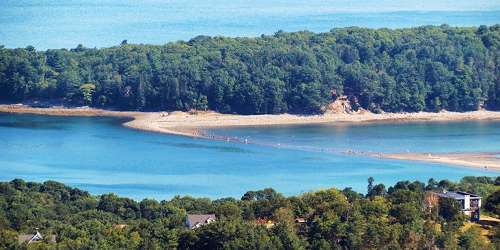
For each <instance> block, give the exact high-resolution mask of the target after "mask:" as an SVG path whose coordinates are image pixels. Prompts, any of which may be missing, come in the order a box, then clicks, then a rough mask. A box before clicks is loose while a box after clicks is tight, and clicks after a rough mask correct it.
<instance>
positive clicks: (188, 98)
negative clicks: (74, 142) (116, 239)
mask: <svg viewBox="0 0 500 250" xmlns="http://www.w3.org/2000/svg"><path fill="white" fill-rule="evenodd" d="M499 46H500V26H499V25H494V26H490V27H487V26H481V27H479V28H454V27H450V26H446V25H443V26H439V27H436V26H424V27H417V28H408V29H396V30H389V29H364V28H336V29H332V30H331V31H330V32H326V33H318V34H314V33H311V32H307V31H304V32H294V33H286V32H277V33H276V34H274V35H272V36H261V37H259V38H226V37H206V36H199V37H195V38H193V39H191V40H190V41H187V42H185V41H180V42H172V43H168V44H166V45H162V46H154V45H134V44H128V43H127V41H126V40H124V41H123V42H122V43H121V45H120V46H115V47H111V48H103V49H95V48H94V49H91V48H85V47H83V46H82V45H79V46H78V47H77V48H74V49H70V50H67V49H56V50H47V51H36V50H35V49H34V48H33V47H27V48H24V49H23V48H18V49H7V48H4V47H0V101H23V100H29V99H31V98H48V99H56V98H58V99H64V100H66V101H67V102H68V103H70V104H89V105H93V106H98V107H112V108H120V109H125V110H191V109H198V110H205V109H211V110H215V111H219V112H224V113H240V114H266V113H283V112H291V113H319V112H322V111H323V110H324V108H325V106H326V105H327V104H328V103H329V102H331V101H333V100H334V99H335V98H336V97H338V96H341V95H347V96H348V97H349V98H350V100H352V101H353V102H354V103H353V106H354V107H362V108H365V109H368V110H371V111H373V112H381V111H388V112H400V111H409V112H416V111H423V110H426V111H439V110H442V109H446V110H451V111H468V110H477V109H479V108H483V107H486V108H489V109H500V78H499V77H500V76H499V74H498V69H499V65H498V62H499V60H498V54H499ZM89 82H91V83H92V84H93V85H94V86H95V87H91V85H87V84H86V83H89Z"/></svg>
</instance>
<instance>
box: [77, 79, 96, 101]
mask: <svg viewBox="0 0 500 250" xmlns="http://www.w3.org/2000/svg"><path fill="white" fill-rule="evenodd" d="M94 92H95V85H94V84H92V83H86V84H83V85H82V86H80V94H81V95H82V100H83V104H85V105H89V104H92V97H93V94H94Z"/></svg>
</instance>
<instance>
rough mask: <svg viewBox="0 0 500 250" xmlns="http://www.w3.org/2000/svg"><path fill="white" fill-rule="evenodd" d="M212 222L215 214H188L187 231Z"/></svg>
mask: <svg viewBox="0 0 500 250" xmlns="http://www.w3.org/2000/svg"><path fill="white" fill-rule="evenodd" d="M214 221H215V214H188V215H187V218H186V226H187V227H188V228H189V229H195V228H199V227H201V226H203V225H207V224H210V223H212V222H214Z"/></svg>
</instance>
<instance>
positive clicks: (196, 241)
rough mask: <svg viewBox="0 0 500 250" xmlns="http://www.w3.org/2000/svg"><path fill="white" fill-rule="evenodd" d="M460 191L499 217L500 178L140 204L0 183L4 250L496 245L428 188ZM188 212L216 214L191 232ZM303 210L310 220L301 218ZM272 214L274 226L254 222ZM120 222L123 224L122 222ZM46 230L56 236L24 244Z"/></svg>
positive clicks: (493, 231) (49, 186) (498, 234)
mask: <svg viewBox="0 0 500 250" xmlns="http://www.w3.org/2000/svg"><path fill="white" fill-rule="evenodd" d="M436 189H448V190H462V191H469V192H474V193H477V194H479V195H481V196H483V197H484V198H483V207H484V209H485V211H484V212H487V213H490V215H492V216H497V217H498V216H500V177H498V178H496V179H494V178H490V177H464V178H463V179H462V180H461V181H460V182H458V183H454V182H450V181H447V180H442V181H436V180H433V179H430V180H429V181H428V183H427V184H424V183H421V182H418V181H415V182H409V181H400V182H398V183H397V184H395V185H394V186H392V187H389V188H388V189H386V187H385V186H384V185H383V184H376V183H374V180H373V178H369V180H368V185H367V193H366V195H363V194H360V193H356V192H354V191H353V190H352V189H350V188H346V189H344V190H337V189H335V188H331V189H325V190H320V191H315V192H308V193H303V194H301V195H298V196H291V197H285V196H283V195H282V194H280V193H277V192H276V191H274V190H273V189H270V188H268V189H264V190H259V191H249V192H247V193H245V194H244V195H243V196H242V198H241V199H234V198H223V199H217V200H210V199H207V198H193V197H189V196H187V197H178V196H177V197H174V198H173V199H171V200H164V201H161V202H158V201H156V200H151V199H144V200H142V201H140V202H138V201H135V200H132V199H128V198H122V197H119V196H117V195H114V194H104V195H99V196H92V195H90V194H89V193H88V192H85V191H82V190H79V189H76V188H70V187H67V186H65V185H63V184H61V183H57V182H54V181H47V182H44V183H34V182H25V181H23V180H20V179H16V180H13V181H10V182H0V249H26V248H28V249H495V246H497V247H498V246H499V245H500V228H499V227H496V228H494V227H493V228H490V234H489V235H486V236H485V235H483V234H482V233H481V228H480V227H479V226H477V225H473V226H470V223H469V227H467V226H464V225H465V224H467V223H466V220H467V219H466V218H465V217H464V215H463V214H462V212H461V211H460V210H459V207H458V203H457V202H456V201H455V200H453V199H449V200H444V201H441V202H440V203H439V204H438V205H437V206H428V205H426V204H428V202H427V201H426V198H425V197H426V192H427V191H429V190H436ZM187 213H214V214H216V216H217V220H216V221H215V222H214V223H211V224H208V225H204V226H201V227H199V228H196V229H192V230H189V229H187V228H186V226H185V224H184V222H185V217H186V214H187ZM296 218H302V219H303V223H297V221H296V220H295V219H296ZM258 219H260V220H271V221H273V223H274V226H272V227H266V226H265V225H262V224H259V223H257V222H258V221H259V220H258ZM117 225H120V226H117ZM34 228H39V230H40V232H41V233H42V234H43V235H55V237H56V243H53V242H52V243H51V242H38V243H34V244H29V245H27V244H26V243H24V244H19V243H18V240H17V235H18V234H22V233H30V232H33V231H34Z"/></svg>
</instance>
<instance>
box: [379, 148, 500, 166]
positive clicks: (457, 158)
mask: <svg viewBox="0 0 500 250" xmlns="http://www.w3.org/2000/svg"><path fill="white" fill-rule="evenodd" d="M377 156H378V157H380V158H385V159H394V160H409V161H421V162H432V163H442V164H449V165H458V166H464V167H471V168H477V169H484V170H493V171H500V152H477V153H469V152H466V153H465V152H464V153H395V154H378V155H377Z"/></svg>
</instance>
